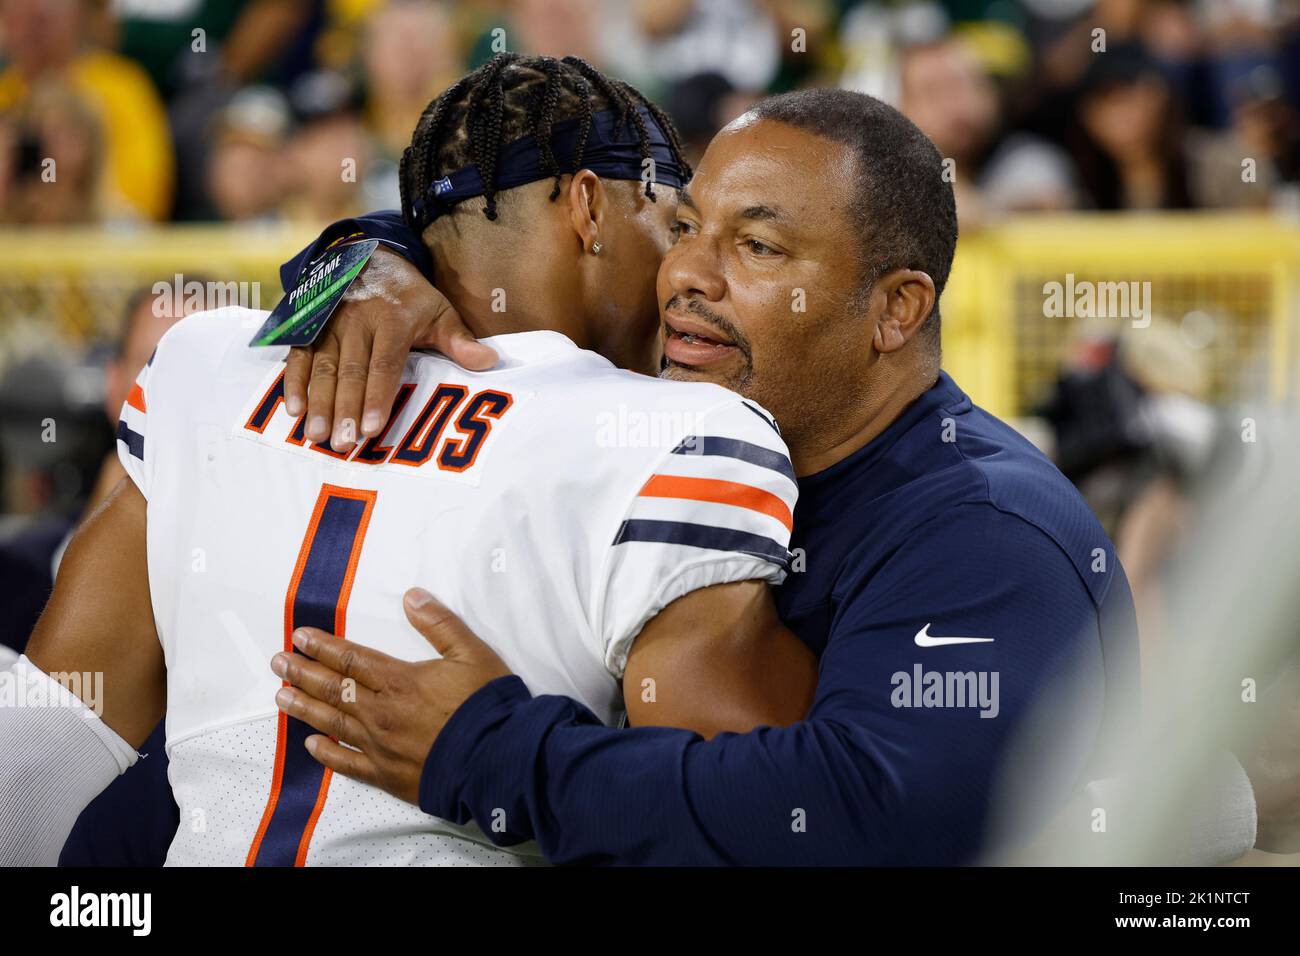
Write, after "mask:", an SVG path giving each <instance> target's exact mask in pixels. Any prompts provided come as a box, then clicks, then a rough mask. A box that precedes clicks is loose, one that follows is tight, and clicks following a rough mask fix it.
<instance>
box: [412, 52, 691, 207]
mask: <svg viewBox="0 0 1300 956" xmlns="http://www.w3.org/2000/svg"><path fill="white" fill-rule="evenodd" d="M639 107H643V108H644V109H645V110H646V111H647V112H648V113H649V114H650V115H651V116H652V117H653V118H654V120H655V122H656V123H657V124H658V125H659V128H660V129H662V130H663V133H664V136H665V138H667V140H668V144H669V149H670V150H671V152H672V156H673V160H674V161H675V162H676V163H677V164H678V165H680V166H681V167H682V169H683V170H684V171H685V173H686V175H687V176H689V175H690V172H691V167H690V164H689V163H687V162H686V159H685V157H684V155H683V149H682V144H681V139H680V138H679V136H678V134H677V129H676V127H674V126H673V123H672V120H670V119H669V118H668V115H667V114H666V113H665V112H664V111H663V110H662V109H660V108H659V107H658V106H656V105H655V104H654V103H652V102H650V100H648V99H646V97H645V96H644V95H643V94H642V93H641V92H640V91H639V90H637V89H635V88H633V87H631V86H629V85H628V84H626V83H624V82H623V81H621V80H616V79H613V78H612V77H608V76H606V75H605V74H603V73H601V72H600V71H599V70H597V69H596V68H595V67H593V66H592V65H591V64H590V63H587V62H586V61H585V60H581V59H579V58H578V57H576V56H566V57H565V58H564V59H563V60H557V59H555V58H554V57H549V56H524V55H522V54H519V53H499V54H497V55H496V56H494V57H493V58H492V59H491V60H490V61H488V62H487V63H485V64H484V65H483V66H481V67H479V68H478V69H477V70H474V71H473V72H472V73H470V74H468V75H466V76H465V77H463V78H462V79H461V80H460V81H459V82H457V83H455V84H454V85H452V86H451V87H449V88H448V89H447V90H446V91H445V92H444V93H443V94H442V95H441V96H439V97H438V98H437V99H435V100H434V101H433V102H432V103H430V104H429V105H428V106H427V107H426V108H425V110H424V113H423V114H422V115H421V116H420V121H419V122H418V123H417V124H416V127H415V134H414V135H413V136H412V138H411V145H410V146H408V147H407V148H406V150H405V152H403V154H402V161H401V166H400V168H399V177H400V181H401V194H402V216H403V217H404V218H405V219H406V222H407V224H408V225H409V226H410V227H411V228H412V229H414V230H415V231H416V232H421V231H422V230H423V229H424V227H425V226H426V225H428V220H427V217H422V216H421V215H420V214H419V213H417V211H416V209H415V202H416V201H417V200H418V199H419V198H420V197H421V196H423V195H424V194H425V192H426V191H427V190H428V189H429V187H430V185H431V184H432V183H434V182H436V181H437V180H439V179H441V178H442V177H443V176H445V175H447V174H448V173H451V172H454V171H455V170H457V169H461V168H464V167H466V166H469V165H471V164H473V166H474V167H475V169H476V170H477V171H478V175H479V178H480V179H481V180H482V181H483V187H484V188H483V198H484V199H485V200H486V206H485V207H484V209H483V214H484V215H485V216H486V217H487V218H488V219H490V220H495V219H496V218H497V202H496V198H497V178H496V177H497V162H498V159H499V158H500V154H501V147H502V145H503V144H505V143H510V142H513V141H514V140H516V139H520V138H522V137H524V136H528V135H529V134H532V135H533V136H535V137H536V139H537V148H538V154H539V160H540V163H541V166H542V169H544V170H545V171H546V172H548V173H551V174H553V175H554V177H555V188H554V189H553V190H552V191H551V196H550V198H551V200H552V201H554V200H555V199H556V198H557V197H558V196H559V195H560V178H561V176H563V175H564V173H563V167H562V166H561V164H560V162H559V161H558V160H557V159H556V157H555V155H554V153H553V152H552V136H551V131H552V128H553V126H554V125H555V124H556V123H557V122H561V121H564V120H570V119H577V120H578V121H579V131H578V141H577V146H576V148H575V150H574V155H573V157H572V160H573V168H575V169H580V168H581V167H582V159H583V155H584V151H585V149H586V146H587V139H588V136H589V135H590V133H591V125H592V117H593V115H594V114H595V113H597V112H599V111H601V110H614V111H616V112H617V114H618V117H619V124H620V125H621V126H622V125H626V124H629V123H630V124H632V128H633V129H635V130H636V135H637V139H638V142H639V145H640V151H641V158H642V159H643V160H644V159H647V158H649V157H650V155H651V153H650V134H649V130H647V128H646V123H645V120H644V118H643V117H642V115H641V113H640V112H639V110H638V108H639ZM645 194H646V196H647V197H648V198H649V199H650V201H651V202H654V201H655V192H654V184H653V183H651V182H649V181H647V182H646V184H645Z"/></svg>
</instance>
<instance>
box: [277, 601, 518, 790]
mask: <svg viewBox="0 0 1300 956" xmlns="http://www.w3.org/2000/svg"><path fill="white" fill-rule="evenodd" d="M403 603H404V604H405V607H406V616H407V619H408V620H410V622H411V624H413V625H414V626H415V629H416V630H418V631H419V632H420V633H421V634H423V635H424V636H425V637H426V638H427V639H428V640H429V643H431V644H432V645H433V646H434V647H435V648H436V649H437V651H438V653H439V654H441V655H442V658H441V659H439V660H432V661H417V662H411V661H402V660H398V659H397V658H395V657H389V656H388V655H387V654H383V653H380V652H379V651H376V650H373V649H371V648H369V647H365V646H364V645H361V644H355V643H353V642H351V641H345V640H342V639H340V638H337V637H334V636H333V635H332V634H327V633H326V632H325V631H320V630H317V629H316V628H299V629H298V630H297V631H295V632H294V635H293V639H294V646H296V647H297V648H298V650H300V651H302V652H303V653H302V654H285V653H280V654H276V655H275V657H274V658H272V659H271V669H272V670H273V671H275V673H276V674H278V675H279V676H280V677H282V678H283V679H284V680H286V681H288V682H289V684H291V685H292V686H291V687H285V688H282V689H281V690H280V691H279V693H277V694H276V697H275V702H276V704H277V705H278V706H279V708H280V709H281V710H283V711H284V712H285V713H286V714H288V715H289V716H291V717H297V718H298V719H299V720H301V721H303V722H305V723H308V724H310V725H311V726H313V727H315V728H316V729H317V730H319V731H320V732H321V734H328V735H329V736H320V735H314V736H311V737H308V738H307V750H308V751H309V752H310V753H311V755H312V756H313V757H315V758H316V759H317V760H318V761H320V762H321V763H322V764H324V765H325V766H326V767H329V768H330V769H331V770H333V771H335V772H337V773H341V774H343V775H344V776H345V777H351V778H352V779H354V780H359V781H361V782H362V783H368V784H371V785H372V786H375V787H379V788H380V789H381V790H387V791H388V792H389V793H391V794H392V795H393V796H395V797H398V798H400V799H402V800H405V801H407V802H408V803H413V804H416V805H417V806H418V805H419V802H420V774H421V772H422V771H423V769H424V762H425V759H426V758H427V757H428V756H429V750H430V749H431V748H432V747H433V743H434V741H435V740H437V739H438V734H439V733H441V732H442V728H443V727H444V726H446V724H447V721H448V720H449V719H450V718H451V715H452V714H454V713H455V712H456V709H457V708H459V707H460V705H461V704H463V703H464V702H465V701H466V700H467V699H468V698H469V697H470V696H471V695H472V694H473V693H474V692H475V691H476V690H478V689H479V688H481V687H482V686H483V685H484V684H487V683H489V682H490V681H493V680H495V679H496V678H498V677H505V676H506V675H508V674H509V673H510V669H509V668H508V667H506V665H505V663H504V662H503V661H502V660H501V658H499V657H498V656H497V655H496V652H494V651H493V650H492V648H490V647H488V646H487V645H486V644H484V643H483V642H482V641H480V640H479V639H478V638H477V637H476V636H474V634H473V632H471V631H470V629H469V628H468V627H466V626H465V623H464V622H463V621H461V619H460V618H458V617H457V616H456V615H455V614H453V613H451V611H449V610H447V608H446V607H444V606H443V605H442V604H441V603H439V602H438V601H437V600H436V599H435V598H434V597H433V595H431V594H429V593H428V592H427V591H424V590H421V589H420V588H412V589H411V590H409V591H407V592H406V596H405V600H404V602H403ZM303 654H306V655H310V657H311V658H315V659H314V660H311V659H308V657H304V656H303ZM330 737H333V738H336V740H337V741H341V742H342V743H346V744H349V745H350V747H354V748H356V749H355V750H354V749H349V747H344V746H341V744H340V743H337V742H335V740H331V739H330Z"/></svg>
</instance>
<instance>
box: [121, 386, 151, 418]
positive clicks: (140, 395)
mask: <svg viewBox="0 0 1300 956" xmlns="http://www.w3.org/2000/svg"><path fill="white" fill-rule="evenodd" d="M126 403H127V404H128V405H130V406H131V407H132V408H134V409H135V410H136V411H137V412H146V413H147V411H148V410H147V409H146V408H145V407H144V389H142V388H141V387H140V383H139V382H136V383H135V384H134V385H132V386H131V391H129V392H127V393H126Z"/></svg>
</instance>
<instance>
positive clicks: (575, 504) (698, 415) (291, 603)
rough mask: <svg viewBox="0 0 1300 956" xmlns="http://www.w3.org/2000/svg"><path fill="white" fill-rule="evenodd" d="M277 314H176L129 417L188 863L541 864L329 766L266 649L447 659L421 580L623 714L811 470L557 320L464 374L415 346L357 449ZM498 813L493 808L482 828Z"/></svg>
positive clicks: (533, 679) (723, 393) (606, 708)
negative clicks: (331, 423) (427, 626)
mask: <svg viewBox="0 0 1300 956" xmlns="http://www.w3.org/2000/svg"><path fill="white" fill-rule="evenodd" d="M265 314H266V313H263V312H252V311H249V310H245V309H237V308H231V309H221V310H217V311H214V312H207V313H201V314H198V315H194V316H191V317H189V318H187V319H185V320H183V321H181V322H180V323H178V324H177V325H176V326H174V327H173V328H172V329H171V330H170V331H169V332H168V333H167V335H166V336H165V337H164V338H163V340H162V342H161V343H160V344H159V346H158V349H157V352H156V353H155V355H154V358H153V359H152V360H151V361H150V364H149V365H148V366H146V367H145V369H144V370H143V371H142V372H141V374H140V377H139V379H138V381H137V384H136V387H135V388H134V389H133V390H132V393H131V396H130V397H129V398H128V400H127V403H126V404H125V405H124V406H123V410H122V419H121V422H120V424H119V426H118V433H117V434H118V450H119V454H120V456H121V460H122V462H123V464H124V465H125V467H126V469H127V471H128V473H129V474H130V476H131V478H132V479H133V480H134V481H135V483H136V484H137V485H138V486H139V488H140V491H141V492H142V493H143V495H144V496H145V498H146V499H147V500H148V532H147V534H148V565H149V588H150V594H151V596H152V601H153V611H154V619H155V622H156V624H157V630H158V636H159V639H160V640H161V642H162V646H163V651H164V654H165V657H166V662H167V753H168V756H169V758H170V761H171V766H170V778H171V784H172V788H173V790H174V792H175V795H176V800H177V802H178V803H179V805H180V810H181V823H180V828H179V830H178V831H177V834H176V838H175V840H174V841H173V843H172V845H171V849H170V852H169V854H168V863H169V864H182V865H202V864H218V865H295V864H296V865H303V864H321V865H338V864H444V863H447V864H495V863H528V862H541V859H540V856H539V854H538V851H537V848H536V846H535V845H533V844H526V845H523V846H519V847H515V848H512V849H510V850H502V849H498V848H496V847H494V846H492V845H491V843H490V842H489V841H488V840H487V839H486V837H485V836H484V835H483V833H482V832H480V831H479V830H478V829H477V828H476V827H473V826H470V827H457V826H454V825H452V824H450V823H447V822H445V821H442V820H439V819H437V818H434V817H431V816H429V815H428V814H425V813H424V812H422V811H421V810H419V809H418V808H417V807H414V806H411V805H409V804H407V803H404V802H403V801H401V800H398V799H396V798H394V797H391V796H389V795H388V794H386V793H383V792H381V791H379V790H377V789H374V788H371V787H368V786H365V785H361V784H358V783H355V782H353V781H352V780H349V779H346V778H344V777H342V776H335V775H332V774H330V773H329V772H327V771H325V770H324V769H323V768H322V767H321V766H320V765H319V764H317V763H316V762H315V761H314V760H312V758H311V757H310V755H308V754H307V752H306V750H305V748H304V747H303V740H304V739H305V738H306V737H307V736H308V735H309V734H311V733H314V731H312V730H311V729H310V728H308V727H307V726H306V725H305V724H303V723H301V722H300V721H297V720H295V719H290V718H285V717H283V716H282V715H281V714H280V713H279V711H278V710H277V709H276V706H275V701H274V698H275V694H276V692H277V691H278V690H279V689H280V687H281V686H282V684H281V681H280V680H279V678H277V677H276V676H275V675H274V674H272V673H271V670H270V666H269V662H270V658H271V656H272V655H273V654H274V653H275V652H277V651H280V650H291V649H292V647H291V645H290V643H289V636H290V634H291V632H292V630H293V628H295V627H297V626H302V625H311V626H316V627H321V628H324V629H326V630H329V631H332V632H334V633H336V634H338V635H340V636H343V637H345V638H346V639H348V640H353V641H357V642H360V643H362V644H366V645H369V646H371V647H374V648H377V649H378V650H381V651H383V652H384V653H386V654H390V655H393V656H395V657H400V658H403V659H406V660H421V659H428V658H431V657H435V656H436V653H435V651H434V650H433V648H432V647H431V645H430V644H429V643H428V642H427V641H426V640H425V639H424V638H423V637H422V636H421V635H420V634H419V633H418V632H417V631H416V630H415V629H414V628H413V627H411V625H410V623H409V622H408V621H407V620H406V616H405V613H404V611H403V608H402V594H403V593H404V592H405V591H406V590H407V589H408V588H410V587H412V586H416V585H418V586H421V587H424V588H427V589H428V590H429V591H431V592H432V593H433V594H435V595H437V596H438V598H439V599H440V600H442V601H443V602H445V603H446V604H447V605H448V606H449V607H450V608H451V609H452V610H454V611H455V612H456V613H457V614H459V615H460V616H461V617H463V618H464V619H465V621H466V623H467V624H468V625H469V627H470V628H472V629H473V630H474V631H475V632H476V633H477V634H478V635H480V636H481V637H482V638H483V639H484V640H486V641H487V642H488V643H489V644H491V645H492V647H493V648H494V649H495V650H496V651H497V653H499V654H500V655H501V657H502V658H503V659H504V660H505V662H506V664H508V665H509V667H510V669H511V670H512V671H514V672H515V673H516V674H518V675H519V676H520V677H521V678H522V679H523V680H524V682H525V683H526V684H527V685H528V687H529V689H530V690H531V691H532V692H533V693H534V694H563V695H567V696H569V697H572V698H575V699H576V700H578V701H581V702H582V703H583V704H585V705H586V706H587V707H589V708H590V709H591V710H592V711H593V712H594V713H595V714H597V715H598V716H599V717H600V718H601V720H603V721H605V722H606V723H616V722H617V721H618V719H619V717H620V716H621V710H622V696H621V691H620V678H621V677H622V673H623V668H624V665H625V663H626V661H627V655H628V651H629V648H630V647H631V645H632V642H633V640H634V639H635V638H636V635H637V633H638V632H639V631H640V630H641V628H642V627H643V626H644V625H645V623H646V622H647V621H648V620H649V619H650V618H651V617H653V616H654V615H655V614H656V613H658V612H659V611H660V610H661V609H662V608H663V607H664V606H666V605H667V604H669V603H670V602H671V601H673V600H675V599H676V598H678V597H681V596H682V595H684V594H686V593H688V592H689V591H692V590H694V589H696V588H701V587H707V586H709V585H714V584H720V583H724V582H730V581H739V580H745V579H751V578H756V579H762V580H766V581H770V582H772V583H779V582H780V581H781V580H782V579H783V577H784V574H785V568H786V562H787V559H788V551H787V547H788V544H789V534H790V527H791V523H792V512H793V510H794V504H795V497H796V485H795V478H794V471H793V469H792V468H791V466H790V461H789V458H788V452H787V450H786V447H785V444H784V443H783V442H782V440H781V438H780V436H779V434H778V433H777V430H776V427H775V425H774V424H773V423H772V421H771V419H770V418H769V417H768V415H767V413H766V412H764V411H763V410H761V409H760V408H758V407H757V406H756V405H754V404H752V403H750V402H748V401H746V400H743V399H741V397H740V396H739V395H737V394H735V393H734V392H730V391H728V390H726V389H723V388H720V387H718V386H714V385H708V384H693V383H680V382H668V381H663V380H659V379H654V378H650V377H647V376H642V375H636V374H633V373H630V372H625V371H621V370H619V369H616V368H615V367H614V366H612V365H611V364H610V363H609V362H608V361H606V360H605V359H603V358H601V357H600V356H598V355H596V354H594V353H592V352H588V351H584V350H582V349H579V348H578V347H577V346H576V345H574V344H573V342H572V341H570V340H569V339H568V338H566V337H565V336H563V335H560V334H559V333H555V332H527V333H520V334H515V335H502V336H497V337H495V338H492V339H488V340H487V341H488V342H489V344H491V345H492V347H493V348H495V349H496V350H497V352H498V353H499V354H500V356H501V361H500V362H499V363H498V365H497V366H496V367H495V368H493V369H491V370H490V371H486V372H467V371H465V370H463V369H461V368H458V367H456V366H455V365H453V364H452V363H450V362H449V361H447V360H446V359H444V358H442V357H440V356H438V355H433V354H422V353H417V354H414V355H412V356H411V358H410V360H409V361H408V363H407V365H406V369H405V372H404V375H403V378H402V383H403V384H402V386H401V389H400V391H399V394H398V396H397V400H396V402H395V403H394V407H393V412H392V416H391V418H390V419H389V422H388V425H387V427H386V428H385V430H384V433H383V434H382V435H381V436H379V437H378V438H376V439H371V440H369V441H366V442H364V443H363V444H362V445H360V446H359V447H358V448H356V449H355V450H354V451H353V452H352V453H350V454H347V455H341V454H338V453H336V452H334V451H333V450H332V449H331V448H329V447H328V445H326V446H323V447H322V446H319V445H316V444H314V443H312V442H309V441H306V440H305V439H304V436H303V420H302V419H301V418H299V419H294V418H292V417H290V415H289V414H288V412H287V410H286V408H285V405H284V386H283V374H284V357H285V354H286V350H285V349H284V348H271V349H265V348H262V349H255V348H250V347H248V346H247V342H248V340H249V339H250V338H251V336H252V334H253V331H254V330H255V329H256V328H257V327H258V326H260V324H261V322H262V320H263V318H264V317H265ZM483 823H484V824H485V825H488V826H490V821H483Z"/></svg>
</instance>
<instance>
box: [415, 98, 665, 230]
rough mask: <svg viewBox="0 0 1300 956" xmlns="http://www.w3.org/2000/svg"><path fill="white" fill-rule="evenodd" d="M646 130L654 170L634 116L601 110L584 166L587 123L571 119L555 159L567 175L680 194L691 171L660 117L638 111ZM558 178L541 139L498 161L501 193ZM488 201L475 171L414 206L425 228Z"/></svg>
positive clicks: (555, 138)
mask: <svg viewBox="0 0 1300 956" xmlns="http://www.w3.org/2000/svg"><path fill="white" fill-rule="evenodd" d="M636 110H637V113H638V114H639V115H640V116H641V121H642V122H643V123H644V124H645V128H646V134H647V138H648V139H649V140H650V158H651V159H653V160H654V166H653V169H652V170H651V169H647V168H646V167H644V166H643V160H642V156H641V140H640V137H639V136H638V135H637V129H636V125H635V123H634V121H633V119H632V117H631V116H630V115H628V116H626V117H625V118H624V119H623V121H622V122H620V121H619V117H620V115H622V114H620V113H618V112H616V111H615V110H601V111H600V112H598V113H595V114H593V115H592V117H591V130H590V133H589V134H588V136H587V143H586V146H585V148H584V149H583V151H582V157H581V158H582V162H581V164H578V163H577V162H576V160H577V158H578V157H577V155H576V153H577V148H578V140H579V137H580V136H581V133H582V120H581V119H580V118H579V119H569V120H564V121H562V122H559V123H556V124H555V125H554V126H553V127H552V128H551V154H552V155H553V156H554V157H555V162H556V163H557V164H558V165H559V167H560V172H561V173H573V172H577V171H578V170H579V169H590V170H591V171H592V172H593V173H595V174H596V175H597V176H600V177H602V178H604V179H642V178H649V179H650V181H651V182H652V183H654V184H655V185H657V186H666V187H668V188H670V189H679V188H681V187H682V186H684V185H685V184H686V179H685V170H684V169H683V168H682V167H681V165H679V164H678V162H677V160H676V159H675V154H674V152H673V150H672V147H671V145H670V144H669V142H668V137H667V136H666V135H665V133H664V131H663V130H662V129H660V128H659V124H658V123H657V122H655V118H654V116H653V115H652V114H651V113H650V111H649V110H647V109H646V108H645V107H644V106H638V107H637V108H636ZM554 175H555V172H554V171H553V170H552V171H549V172H548V171H547V170H545V169H543V168H542V157H541V151H540V150H539V149H538V148H537V137H536V136H535V135H533V134H531V133H530V134H529V135H527V136H524V137H522V138H520V139H517V140H514V141H513V142H510V143H507V144H505V145H504V146H502V147H501V155H500V157H499V158H498V159H497V171H496V188H497V191H498V192H504V191H505V190H507V189H514V188H515V187H516V186H523V185H526V184H527V183H533V182H537V181H538V180H539V179H550V178H551V177H552V176H554ZM482 195H483V180H482V178H481V177H480V176H479V174H478V169H477V168H476V167H474V166H466V167H465V168H464V169H458V170H456V171H455V172H454V173H451V174H449V175H447V176H444V177H443V178H442V179H439V180H437V181H436V182H433V183H430V184H429V188H428V189H427V190H426V191H425V194H424V195H423V196H422V197H421V198H419V199H417V200H415V202H413V203H412V204H411V210H412V212H413V213H414V214H415V218H416V225H417V227H418V228H423V227H424V226H427V225H428V224H429V223H431V222H433V221H434V220H435V219H437V218H438V217H439V216H441V215H443V214H445V213H447V212H449V211H450V210H451V209H452V207H454V206H455V205H456V204H457V203H461V202H464V201H465V200H466V199H472V198H473V197H475V196H482Z"/></svg>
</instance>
